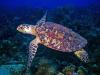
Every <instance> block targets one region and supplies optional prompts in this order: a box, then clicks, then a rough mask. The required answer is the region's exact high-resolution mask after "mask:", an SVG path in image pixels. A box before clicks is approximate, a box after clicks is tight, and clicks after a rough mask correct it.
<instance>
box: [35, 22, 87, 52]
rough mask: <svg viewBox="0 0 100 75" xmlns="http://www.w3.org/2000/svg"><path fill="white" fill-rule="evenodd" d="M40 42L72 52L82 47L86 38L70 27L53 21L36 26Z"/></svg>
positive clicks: (85, 42)
mask: <svg viewBox="0 0 100 75" xmlns="http://www.w3.org/2000/svg"><path fill="white" fill-rule="evenodd" d="M37 34H38V36H39V37H40V40H41V43H42V44H44V45H45V46H47V47H50V48H52V49H55V50H58V51H62V52H72V51H76V50H79V49H81V48H83V47H84V46H85V45H86V44H87V40H86V39H84V38H83V37H81V36H80V35H79V34H77V33H75V32H74V31H72V30H71V29H69V28H67V27H64V26H62V25H60V24H56V23H53V22H46V23H45V25H43V26H41V27H37Z"/></svg>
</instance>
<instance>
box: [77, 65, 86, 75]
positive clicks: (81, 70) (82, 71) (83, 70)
mask: <svg viewBox="0 0 100 75" xmlns="http://www.w3.org/2000/svg"><path fill="white" fill-rule="evenodd" d="M77 73H78V75H86V73H87V70H86V68H84V67H83V66H80V67H78V71H77Z"/></svg>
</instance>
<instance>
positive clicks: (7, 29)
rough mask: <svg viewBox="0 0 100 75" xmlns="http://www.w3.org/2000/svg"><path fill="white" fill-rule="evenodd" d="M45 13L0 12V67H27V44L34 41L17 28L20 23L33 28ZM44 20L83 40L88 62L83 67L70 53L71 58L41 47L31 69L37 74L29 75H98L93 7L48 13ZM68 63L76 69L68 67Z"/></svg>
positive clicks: (99, 19) (98, 33) (99, 51)
mask: <svg viewBox="0 0 100 75" xmlns="http://www.w3.org/2000/svg"><path fill="white" fill-rule="evenodd" d="M19 11H20V13H19ZM44 12H45V10H43V9H31V8H28V9H27V8H21V9H16V10H10V11H7V10H1V11H0V66H2V65H4V64H5V65H7V64H11V65H13V64H26V62H27V52H28V51H27V50H28V43H29V42H30V41H31V40H32V39H34V36H29V35H27V36H24V35H22V34H21V33H18V32H17V31H16V27H17V26H18V25H19V24H22V23H28V24H35V23H36V22H37V21H38V20H39V19H40V18H41V16H42V15H43V14H44ZM47 20H48V21H52V22H56V23H59V24H62V25H64V26H66V27H69V28H71V29H72V30H74V31H76V32H78V33H79V34H81V35H82V36H84V37H85V38H86V39H87V40H88V44H87V46H86V48H85V49H86V50H87V52H88V53H89V58H90V62H89V63H86V64H84V62H81V61H79V60H78V59H77V58H76V57H75V56H74V55H72V53H71V55H70V53H61V52H57V51H53V50H51V49H49V48H44V47H43V46H40V47H39V49H38V51H37V54H36V57H35V58H34V60H33V64H32V66H35V68H36V70H35V72H33V73H32V74H33V75H34V74H36V75H57V74H58V75H63V73H64V74H65V75H71V74H73V75H75V74H76V75H77V74H78V75H86V74H87V72H88V71H89V73H88V74H89V75H99V74H100V71H99V70H100V60H99V58H100V25H99V24H100V11H99V10H96V11H93V9H92V6H90V7H88V8H78V9H77V8H70V7H62V8H57V9H54V10H50V12H48V17H47ZM42 57H45V58H46V59H44V58H42ZM40 59H41V60H40ZM53 62H55V63H53ZM69 63H71V64H74V65H75V66H74V65H68V64H69ZM55 65H56V66H55ZM80 65H82V66H80ZM87 65H89V66H87ZM79 66H80V67H79ZM78 67H79V68H78ZM84 67H86V69H85V68H84ZM33 69H34V68H32V70H33ZM52 69H53V70H52ZM62 69H63V71H62ZM77 69H78V70H77ZM2 70H3V71H2ZM2 70H1V69H0V73H1V72H2V73H1V74H0V75H5V73H7V74H8V75H10V73H8V70H7V69H5V67H4V68H3V69H2ZM56 70H57V71H56ZM4 71H5V73H4ZM11 72H12V74H14V75H16V74H17V75H18V74H19V72H17V71H14V68H13V69H11Z"/></svg>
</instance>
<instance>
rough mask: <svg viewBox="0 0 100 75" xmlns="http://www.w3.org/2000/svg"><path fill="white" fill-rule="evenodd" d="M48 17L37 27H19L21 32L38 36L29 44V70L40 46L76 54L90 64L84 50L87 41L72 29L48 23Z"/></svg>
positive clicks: (23, 25) (41, 20)
mask: <svg viewBox="0 0 100 75" xmlns="http://www.w3.org/2000/svg"><path fill="white" fill-rule="evenodd" d="M46 15H47V13H45V14H44V16H43V17H42V18H41V19H40V20H39V21H38V22H37V23H36V25H29V24H21V25H19V26H18V27H17V30H18V31H19V32H22V33H25V34H31V35H34V36H36V38H35V39H34V40H32V41H31V42H30V44H29V58H28V63H27V68H29V67H30V66H31V64H32V60H33V58H34V57H35V54H36V52H37V48H38V44H42V45H45V46H46V47H49V48H51V49H53V50H56V51H61V52H74V54H75V55H76V56H77V57H78V58H80V59H81V60H82V61H84V62H88V53H87V52H86V51H85V50H84V49H83V47H85V45H86V44H87V40H86V39H85V38H83V37H82V36H80V35H79V34H78V33H75V32H74V31H72V30H71V29H69V28H67V27H64V26H62V25H60V24H57V23H54V22H46Z"/></svg>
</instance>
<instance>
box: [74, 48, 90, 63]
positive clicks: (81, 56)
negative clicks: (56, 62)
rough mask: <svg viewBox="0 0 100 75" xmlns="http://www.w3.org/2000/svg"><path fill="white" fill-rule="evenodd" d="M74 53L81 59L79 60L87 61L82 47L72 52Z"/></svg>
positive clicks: (86, 54) (86, 55)
mask: <svg viewBox="0 0 100 75" xmlns="http://www.w3.org/2000/svg"><path fill="white" fill-rule="evenodd" d="M74 54H75V55H76V56H77V57H78V58H80V59H81V61H84V62H89V58H88V53H87V52H86V51H85V50H84V49H80V50H79V51H76V52H74Z"/></svg>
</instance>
